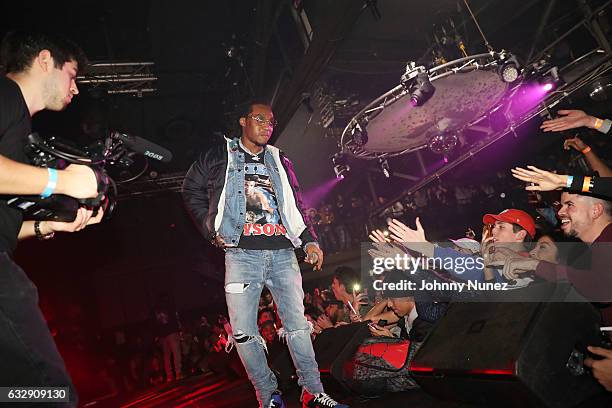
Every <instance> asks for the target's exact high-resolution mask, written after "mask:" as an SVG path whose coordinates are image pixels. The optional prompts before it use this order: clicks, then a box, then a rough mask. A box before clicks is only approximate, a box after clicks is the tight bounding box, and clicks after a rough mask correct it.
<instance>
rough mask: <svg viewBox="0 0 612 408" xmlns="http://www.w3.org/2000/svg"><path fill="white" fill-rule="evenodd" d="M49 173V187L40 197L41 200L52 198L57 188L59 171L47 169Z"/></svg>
mask: <svg viewBox="0 0 612 408" xmlns="http://www.w3.org/2000/svg"><path fill="white" fill-rule="evenodd" d="M47 171H48V172H49V180H48V181H47V186H46V187H45V189H44V191H43V192H42V194H41V195H40V198H48V197H50V196H51V194H53V191H55V187H56V186H57V170H55V169H52V168H50V167H47Z"/></svg>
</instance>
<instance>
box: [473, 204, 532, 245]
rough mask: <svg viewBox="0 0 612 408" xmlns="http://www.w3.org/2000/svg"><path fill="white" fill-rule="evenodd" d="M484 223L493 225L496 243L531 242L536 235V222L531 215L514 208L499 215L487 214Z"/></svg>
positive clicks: (483, 218)
mask: <svg viewBox="0 0 612 408" xmlns="http://www.w3.org/2000/svg"><path fill="white" fill-rule="evenodd" d="M482 222H483V223H484V224H485V225H488V224H493V229H492V231H491V235H492V237H493V239H494V241H495V242H529V241H531V239H533V237H534V235H535V222H534V221H533V218H531V215H529V214H527V213H526V212H525V211H522V210H517V209H514V208H510V209H509V210H504V211H502V212H500V213H499V214H497V215H495V214H486V215H485V216H484V217H482Z"/></svg>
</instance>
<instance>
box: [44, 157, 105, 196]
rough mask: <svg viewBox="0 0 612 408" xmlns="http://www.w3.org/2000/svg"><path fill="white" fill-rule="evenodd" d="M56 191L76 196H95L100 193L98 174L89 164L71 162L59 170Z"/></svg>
mask: <svg viewBox="0 0 612 408" xmlns="http://www.w3.org/2000/svg"><path fill="white" fill-rule="evenodd" d="M55 192H56V193H58V194H65V195H68V196H71V197H74V198H95V197H96V196H97V195H98V180H97V179H96V174H95V173H94V171H93V170H92V169H91V168H90V167H88V166H84V165H81V164H71V165H70V166H68V167H66V168H65V169H64V170H62V171H60V172H58V179H57V188H56V190H55Z"/></svg>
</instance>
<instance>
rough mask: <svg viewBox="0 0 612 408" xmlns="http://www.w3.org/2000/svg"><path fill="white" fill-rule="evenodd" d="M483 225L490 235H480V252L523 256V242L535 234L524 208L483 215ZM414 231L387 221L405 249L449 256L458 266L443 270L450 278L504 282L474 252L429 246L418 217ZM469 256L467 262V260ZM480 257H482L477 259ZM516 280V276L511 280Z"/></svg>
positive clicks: (497, 273)
mask: <svg viewBox="0 0 612 408" xmlns="http://www.w3.org/2000/svg"><path fill="white" fill-rule="evenodd" d="M482 221H483V223H484V224H485V225H490V226H491V233H490V236H484V237H483V245H484V247H483V249H482V250H481V252H482V253H483V254H484V253H485V252H489V251H491V248H492V247H493V248H495V249H494V251H497V250H498V249H499V250H502V251H505V250H512V254H515V255H516V253H519V254H521V253H524V254H525V256H527V253H528V251H527V249H526V248H525V245H524V243H525V242H530V241H531V240H532V239H533V237H534V235H535V222H534V220H533V218H532V217H531V216H530V215H529V214H527V213H526V212H525V211H521V210H517V209H514V208H511V209H508V210H504V211H502V212H501V213H499V214H486V215H485V216H484V217H483V219H482ZM416 227H417V228H416V230H414V229H412V228H410V227H408V226H406V225H405V224H403V223H402V222H400V221H398V220H392V221H391V222H390V223H389V231H390V232H391V239H393V240H394V241H396V242H401V243H402V244H403V245H404V246H406V247H407V248H409V249H411V250H413V251H417V252H420V253H422V254H423V255H424V256H425V257H427V258H435V259H445V260H446V259H453V260H454V262H453V265H461V267H455V268H454V269H447V271H448V272H449V273H451V274H452V275H453V276H454V277H456V278H459V279H462V280H465V281H475V282H485V281H491V282H500V283H501V282H507V281H506V280H505V278H504V276H503V275H502V273H501V270H500V271H495V270H491V269H489V268H485V267H484V264H483V263H482V262H477V261H475V259H477V257H478V256H477V254H476V255H466V254H463V253H461V252H459V251H457V250H456V249H453V248H443V247H440V246H438V245H433V244H431V243H429V242H428V241H427V239H426V238H425V230H424V229H423V227H422V226H421V223H420V221H419V218H417V219H416ZM468 258H472V261H471V262H468V261H467V259H468ZM481 260H482V258H481ZM515 281H516V279H515ZM529 281H530V279H529V278H526V279H525V280H524V281H523V280H520V282H518V283H519V285H518V286H523V285H524V284H527V283H528V282H529Z"/></svg>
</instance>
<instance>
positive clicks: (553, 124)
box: [540, 109, 595, 132]
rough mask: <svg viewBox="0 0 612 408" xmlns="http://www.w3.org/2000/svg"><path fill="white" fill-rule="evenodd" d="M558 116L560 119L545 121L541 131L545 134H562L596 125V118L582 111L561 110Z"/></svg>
mask: <svg viewBox="0 0 612 408" xmlns="http://www.w3.org/2000/svg"><path fill="white" fill-rule="evenodd" d="M557 114H558V115H559V116H560V117H558V118H555V119H550V120H545V121H544V122H542V125H541V126H540V129H542V130H543V131H545V132H560V131H562V130H568V129H576V128H579V127H583V126H587V127H591V126H594V124H595V118H594V117H593V116H590V115H587V114H586V113H585V112H584V111H581V110H574V109H567V110H560V111H558V112H557Z"/></svg>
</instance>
